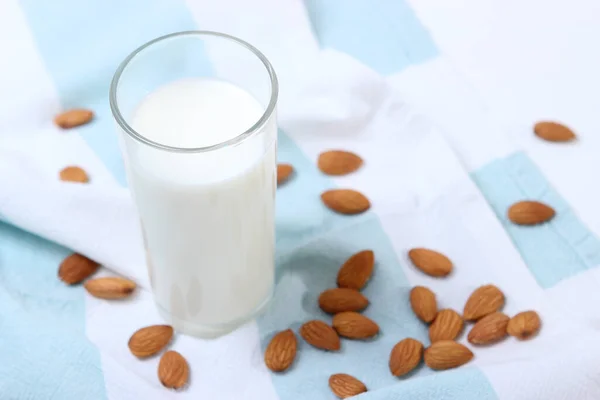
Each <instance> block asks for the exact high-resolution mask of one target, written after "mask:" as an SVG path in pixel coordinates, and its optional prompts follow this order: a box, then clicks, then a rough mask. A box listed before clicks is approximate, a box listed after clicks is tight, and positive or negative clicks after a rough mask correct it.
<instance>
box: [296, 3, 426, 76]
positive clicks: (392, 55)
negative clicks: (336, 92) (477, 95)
mask: <svg viewBox="0 0 600 400" xmlns="http://www.w3.org/2000/svg"><path fill="white" fill-rule="evenodd" d="M305 3H306V7H307V9H308V14H309V16H310V19H311V21H312V24H313V27H314V30H315V33H316V35H317V37H318V39H319V42H320V43H321V45H322V46H323V47H331V48H333V49H336V50H339V51H342V52H345V53H347V54H349V55H351V56H352V57H354V58H356V59H358V60H360V61H362V62H363V63H364V64H366V65H368V66H370V67H371V68H373V69H374V70H376V71H377V72H379V73H381V74H384V75H389V74H393V73H396V72H400V71H401V70H402V69H403V68H405V67H407V66H409V65H412V64H418V63H421V62H424V61H427V60H429V59H431V58H433V57H435V56H437V55H438V50H437V47H436V46H435V43H434V42H433V40H432V38H431V36H430V35H429V32H428V31H427V29H426V28H425V27H424V26H423V25H422V24H421V22H420V21H419V19H418V18H417V16H416V15H415V13H414V11H413V10H412V9H411V7H410V6H409V5H408V3H407V2H406V1H405V0H376V1H364V0H305Z"/></svg>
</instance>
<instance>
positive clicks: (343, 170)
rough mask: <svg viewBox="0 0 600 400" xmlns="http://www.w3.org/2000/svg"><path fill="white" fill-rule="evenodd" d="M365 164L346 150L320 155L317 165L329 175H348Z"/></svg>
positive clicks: (331, 151) (326, 152)
mask: <svg viewBox="0 0 600 400" xmlns="http://www.w3.org/2000/svg"><path fill="white" fill-rule="evenodd" d="M362 164H363V160H362V158H360V157H359V156H358V155H356V154H354V153H352V152H349V151H344V150H330V151H325V152H323V153H321V154H320V155H319V159H318V161H317V165H318V167H319V169H320V170H321V172H323V173H324V174H327V175H347V174H349V173H352V172H354V171H356V170H357V169H359V168H360V167H361V165H362Z"/></svg>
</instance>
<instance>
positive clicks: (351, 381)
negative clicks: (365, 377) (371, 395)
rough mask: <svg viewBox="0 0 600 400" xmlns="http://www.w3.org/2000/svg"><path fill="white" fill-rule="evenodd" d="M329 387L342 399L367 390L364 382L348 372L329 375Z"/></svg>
mask: <svg viewBox="0 0 600 400" xmlns="http://www.w3.org/2000/svg"><path fill="white" fill-rule="evenodd" d="M329 387H330V388H331V391H332V392H333V394H335V395H336V396H337V397H338V398H340V399H347V398H348V397H352V396H356V395H357V394H360V393H364V392H366V391H367V387H366V386H365V384H364V383H362V382H361V381H359V380H358V379H356V378H355V377H353V376H352V375H348V374H334V375H331V376H330V377H329Z"/></svg>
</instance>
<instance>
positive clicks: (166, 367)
mask: <svg viewBox="0 0 600 400" xmlns="http://www.w3.org/2000/svg"><path fill="white" fill-rule="evenodd" d="M189 376H190V367H189V366H188V363H187V361H186V359H185V358H183V356H182V355H181V354H179V353H178V352H176V351H172V350H171V351H167V352H166V353H165V354H163V356H162V357H161V358H160V362H159V363H158V379H159V380H160V382H161V383H162V384H163V386H164V387H167V388H169V389H181V388H182V387H184V386H185V384H186V383H187V381H188V378H189Z"/></svg>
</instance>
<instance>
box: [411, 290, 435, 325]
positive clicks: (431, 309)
mask: <svg viewBox="0 0 600 400" xmlns="http://www.w3.org/2000/svg"><path fill="white" fill-rule="evenodd" d="M410 307H411V308H412V310H413V312H414V313H415V315H416V316H417V317H418V318H419V319H420V320H421V321H423V322H425V323H426V324H429V323H431V321H433V320H434V319H435V316H436V315H437V312H438V309H437V300H436V299H435V293H433V292H432V291H431V290H429V289H428V288H426V287H424V286H415V287H414V288H412V290H411V291H410Z"/></svg>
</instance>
